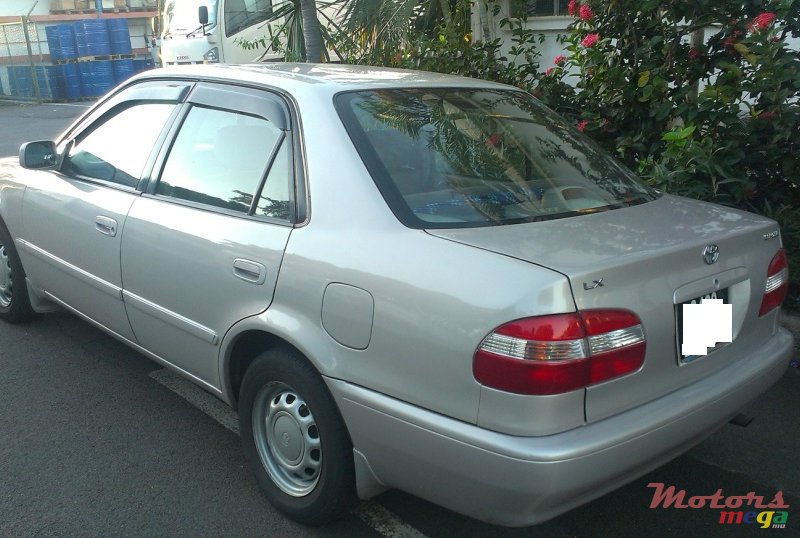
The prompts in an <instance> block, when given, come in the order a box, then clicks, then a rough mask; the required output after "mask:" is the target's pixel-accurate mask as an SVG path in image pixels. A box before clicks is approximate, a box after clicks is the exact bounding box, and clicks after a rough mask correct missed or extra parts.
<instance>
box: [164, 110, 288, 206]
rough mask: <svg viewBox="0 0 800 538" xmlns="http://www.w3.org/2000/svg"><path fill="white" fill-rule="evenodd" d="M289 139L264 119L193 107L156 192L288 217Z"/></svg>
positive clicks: (187, 199)
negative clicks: (286, 162)
mask: <svg viewBox="0 0 800 538" xmlns="http://www.w3.org/2000/svg"><path fill="white" fill-rule="evenodd" d="M285 138H286V136H285V134H284V133H283V131H281V130H280V129H278V128H277V127H276V126H275V125H273V124H272V123H270V122H269V121H267V120H266V119H263V118H260V117H256V116H250V115H247V114H240V113H237V112H232V111H225V110H217V109H212V108H202V107H193V108H192V109H191V110H190V111H189V114H188V115H187V117H186V119H185V120H184V122H183V125H182V126H181V129H180V131H179V132H178V136H177V137H176V138H175V142H174V143H173V145H172V148H171V149H170V152H169V155H168V157H167V160H166V163H165V165H164V170H163V172H162V173H161V178H160V180H159V182H158V185H157V186H156V194H160V195H164V196H170V197H173V198H178V199H181V200H186V201H190V202H195V203H199V204H205V205H209V206H213V207H216V208H220V209H226V210H229V211H236V212H238V213H244V214H256V215H260V216H267V217H275V218H282V219H288V218H289V170H288V167H287V166H286V165H283V164H281V163H282V158H281V155H282V151H283V147H284V146H288V142H287V141H285V140H284V139H285ZM284 159H285V158H284ZM272 162H274V163H275V165H274V166H272V167H271V168H270V165H271V164H272ZM268 168H269V169H270V173H269V174H268V173H267V171H268ZM273 172H274V173H273ZM265 177H266V178H267V182H266V185H264V186H263V189H262V183H263V181H262V180H263V179H264V178H265ZM257 196H258V203H255V204H254V200H255V199H256V197H257Z"/></svg>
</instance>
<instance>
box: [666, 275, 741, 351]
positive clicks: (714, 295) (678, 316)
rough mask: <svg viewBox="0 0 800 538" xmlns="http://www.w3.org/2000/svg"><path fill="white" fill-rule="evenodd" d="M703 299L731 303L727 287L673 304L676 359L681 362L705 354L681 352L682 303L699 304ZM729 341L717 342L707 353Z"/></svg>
mask: <svg viewBox="0 0 800 538" xmlns="http://www.w3.org/2000/svg"><path fill="white" fill-rule="evenodd" d="M703 299H722V302H723V303H724V304H731V303H730V300H729V298H728V288H725V289H721V290H717V291H712V292H711V293H706V294H705V295H701V296H700V297H695V298H694V299H691V300H689V301H686V302H683V303H681V304H677V305H675V329H676V331H675V332H676V336H677V343H678V361H679V362H680V363H681V364H686V363H689V362H692V361H693V360H696V359H699V358H700V357H705V355H685V356H684V355H683V354H682V353H681V348H682V347H683V305H686V304H699V303H700V302H701V301H702V300H703ZM729 343H730V342H719V343H718V344H717V345H716V347H713V348H711V349H709V350H708V354H709V355H710V354H711V353H713V352H714V351H716V350H718V349H720V348H722V347H724V346H726V345H727V344H729Z"/></svg>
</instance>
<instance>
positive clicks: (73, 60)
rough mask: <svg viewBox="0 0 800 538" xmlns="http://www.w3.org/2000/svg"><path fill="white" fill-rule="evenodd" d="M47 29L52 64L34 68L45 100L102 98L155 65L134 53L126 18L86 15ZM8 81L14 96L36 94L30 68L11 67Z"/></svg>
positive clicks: (31, 95)
mask: <svg viewBox="0 0 800 538" xmlns="http://www.w3.org/2000/svg"><path fill="white" fill-rule="evenodd" d="M45 32H46V34H47V44H48V46H49V48H50V59H51V60H52V61H53V63H54V65H48V66H38V67H37V68H36V69H35V70H34V71H35V72H36V81H37V83H38V86H39V92H40V95H41V96H42V98H45V99H50V100H54V101H56V100H67V101H74V100H78V99H81V98H86V97H98V96H100V95H103V94H104V93H106V92H107V91H108V90H110V89H111V88H113V87H114V86H115V85H116V84H118V83H120V82H122V81H123V80H125V79H127V78H128V77H130V76H131V75H133V74H134V73H137V72H139V71H144V70H146V69H150V68H151V67H153V62H152V60H151V59H150V58H141V59H137V58H134V56H133V49H132V48H131V38H130V32H129V29H128V20H127V19H121V18H114V19H86V20H80V21H76V22H73V23H65V24H58V25H55V26H48V27H47V28H45ZM9 80H10V81H11V90H12V94H13V95H18V96H20V97H33V96H34V95H35V94H34V92H35V89H34V88H33V77H32V71H31V68H30V67H14V68H10V69H9ZM26 81H27V82H26ZM15 82H17V84H16V86H15ZM15 90H16V92H15Z"/></svg>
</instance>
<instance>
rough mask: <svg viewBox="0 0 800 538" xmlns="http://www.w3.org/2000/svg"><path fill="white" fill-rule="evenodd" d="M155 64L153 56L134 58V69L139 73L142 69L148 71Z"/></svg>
mask: <svg viewBox="0 0 800 538" xmlns="http://www.w3.org/2000/svg"><path fill="white" fill-rule="evenodd" d="M154 66H155V64H154V63H153V59H152V58H134V59H133V69H134V70H135V71H136V72H137V73H139V72H141V71H147V70H148V69H152V68H153V67H154Z"/></svg>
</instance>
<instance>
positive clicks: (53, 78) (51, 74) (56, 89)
mask: <svg viewBox="0 0 800 538" xmlns="http://www.w3.org/2000/svg"><path fill="white" fill-rule="evenodd" d="M43 67H44V73H45V78H46V83H47V84H46V85H47V87H48V91H47V92H46V93H47V95H45V92H42V97H46V98H49V99H50V100H52V101H57V100H60V99H63V98H64V76H63V72H62V71H61V66H60V65H47V66H43ZM42 86H43V85H42V84H41V83H40V84H39V91H40V92H41V91H42Z"/></svg>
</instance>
